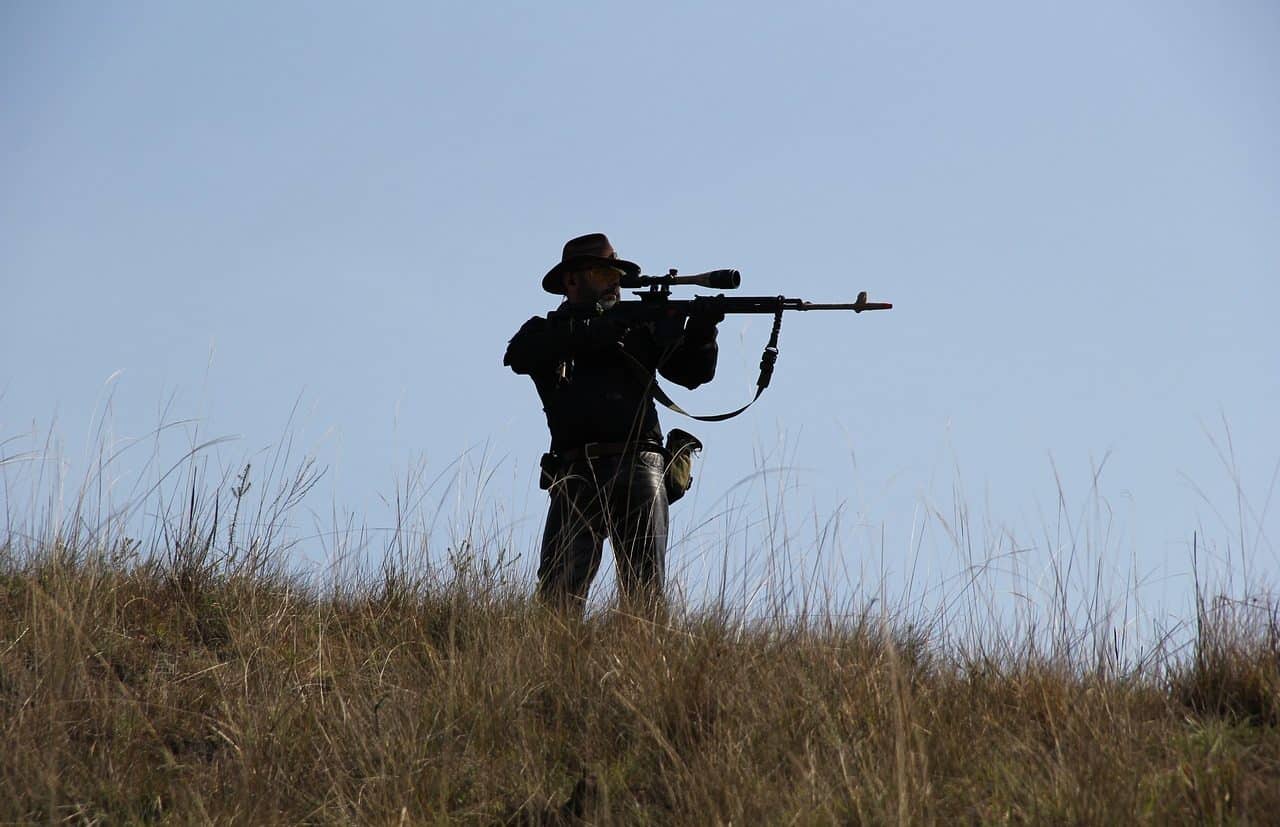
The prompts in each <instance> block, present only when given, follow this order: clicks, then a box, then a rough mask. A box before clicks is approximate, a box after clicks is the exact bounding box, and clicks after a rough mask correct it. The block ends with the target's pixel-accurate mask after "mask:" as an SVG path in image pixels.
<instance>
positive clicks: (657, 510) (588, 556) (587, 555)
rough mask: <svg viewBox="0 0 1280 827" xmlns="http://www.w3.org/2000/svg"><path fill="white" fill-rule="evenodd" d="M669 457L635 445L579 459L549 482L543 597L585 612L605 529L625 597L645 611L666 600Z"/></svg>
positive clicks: (626, 601)
mask: <svg viewBox="0 0 1280 827" xmlns="http://www.w3.org/2000/svg"><path fill="white" fill-rule="evenodd" d="M664 464H665V459H664V457H663V455H662V454H660V453H658V452H657V451H637V452H635V453H633V454H624V455H620V456H611V457H599V458H596V459H590V460H588V459H582V460H578V461H576V462H573V463H571V464H570V465H569V466H568V467H567V468H565V469H563V470H562V472H561V474H560V475H559V476H558V478H557V479H556V481H555V482H554V483H553V484H552V486H551V489H550V493H551V505H550V507H549V509H548V510H547V525H546V529H545V531H544V532H543V535H542V560H541V563H540V564H539V566H538V596H539V598H541V599H542V600H544V601H545V602H547V603H550V604H553V605H556V606H558V607H561V608H565V609H569V610H571V611H574V612H577V613H580V612H581V611H582V608H583V605H584V604H585V602H586V599H587V591H588V590H589V589H590V588H591V581H592V580H593V579H595V576H596V572H597V571H598V570H599V568H600V559H601V555H602V551H603V547H604V541H605V538H606V537H608V538H609V540H610V543H611V545H612V546H613V555H614V560H615V562H616V564H617V569H618V593H619V597H620V598H621V599H622V602H623V605H624V606H629V607H631V608H635V609H639V610H642V611H653V610H656V609H657V608H658V607H659V606H660V605H661V603H662V600H663V597H662V590H663V581H664V578H665V575H666V557H667V491H666V486H665V484H664V482H663V471H664Z"/></svg>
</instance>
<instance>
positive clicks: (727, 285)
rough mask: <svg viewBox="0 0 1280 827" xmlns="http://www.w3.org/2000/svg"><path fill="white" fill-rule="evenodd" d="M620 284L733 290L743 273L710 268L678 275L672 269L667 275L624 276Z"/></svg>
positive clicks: (624, 285)
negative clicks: (689, 285) (687, 286)
mask: <svg viewBox="0 0 1280 827" xmlns="http://www.w3.org/2000/svg"><path fill="white" fill-rule="evenodd" d="M619 284H620V285H621V286H622V287H674V286H676V285H679V284H691V285H694V286H697V287H712V288H715V289H716V290H733V289H735V288H737V287H738V285H740V284H742V274H741V273H739V272H738V271H737V270H708V271H707V272H705V273H695V274H694V275H692V276H677V275H676V271H675V270H672V271H671V272H669V273H667V274H666V275H665V276H623V277H622V280H621V282H619Z"/></svg>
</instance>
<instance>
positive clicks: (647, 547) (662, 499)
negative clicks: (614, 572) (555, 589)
mask: <svg viewBox="0 0 1280 827" xmlns="http://www.w3.org/2000/svg"><path fill="white" fill-rule="evenodd" d="M663 463H664V460H663V457H662V455H661V454H659V453H657V452H654V451H642V452H640V453H639V454H638V455H636V457H635V458H634V459H633V460H632V461H631V462H630V463H628V464H629V466H630V467H629V468H628V467H623V468H620V469H619V474H618V476H617V478H616V479H615V481H614V485H613V486H612V487H611V489H610V491H609V497H608V501H609V508H610V518H611V519H610V521H609V523H610V535H611V538H612V542H613V549H614V557H615V559H616V560H617V567H618V594H619V597H620V598H621V599H622V601H623V603H624V604H629V605H630V606H631V607H632V608H636V609H644V610H645V611H653V610H656V609H658V608H660V606H661V605H662V603H663V585H664V581H665V579H666V561H667V531H668V528H667V490H666V486H665V484H664V482H663Z"/></svg>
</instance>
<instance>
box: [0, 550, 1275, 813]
mask: <svg viewBox="0 0 1280 827" xmlns="http://www.w3.org/2000/svg"><path fill="white" fill-rule="evenodd" d="M199 537H200V535H199V534H197V533H195V532H190V533H188V535H186V537H185V539H182V538H181V536H170V537H169V538H168V540H169V543H168V545H166V546H164V547H163V548H161V549H160V550H159V551H158V552H157V553H153V554H150V555H145V556H143V555H137V554H136V553H134V554H129V553H121V549H120V548H118V547H116V548H108V549H103V548H94V547H90V546H89V545H86V544H85V543H83V542H82V543H81V546H80V547H75V546H74V545H71V546H68V545H67V544H65V543H63V544H59V543H58V541H53V542H51V543H46V544H44V545H42V546H39V545H38V546H37V547H36V548H34V549H32V548H22V549H20V546H19V544H18V543H17V542H16V540H15V538H14V537H13V536H10V537H9V538H8V539H7V540H6V541H5V544H4V545H0V737H2V739H3V741H2V748H0V789H3V790H4V791H5V792H4V794H3V795H0V821H3V822H5V823H12V822H31V821H36V822H48V821H67V822H72V823H132V822H141V821H176V822H192V821H195V822H210V821H212V822H235V823H273V822H308V823H335V822H340V823H375V824H378V823H397V824H400V823H444V822H449V823H454V822H457V823H474V824H495V823H513V824H561V823H593V824H615V823H616V824H630V823H678V824H730V823H732V824H738V825H746V824H765V823H768V824H784V823H785V824H829V823H852V824H858V823H862V824H880V823H893V822H897V823H950V822H955V821H965V822H970V823H993V822H999V823H1004V822H1012V823H1042V824H1065V823H1073V824H1120V823H1128V822H1132V821H1138V822H1143V823H1152V824H1168V823H1196V824H1199V823H1206V822H1208V823H1222V822H1252V823H1275V822H1276V820H1277V819H1280V729H1278V728H1277V726H1278V724H1280V628H1278V626H1277V613H1276V610H1275V609H1274V608H1270V607H1266V606H1264V607H1258V606H1251V607H1248V609H1249V610H1248V611H1247V612H1244V611H1238V610H1237V609H1239V608H1240V607H1238V606H1236V605H1235V604H1232V603H1230V602H1229V601H1217V602H1213V603H1202V605H1201V616H1200V618H1199V622H1198V625H1197V629H1198V631H1197V633H1196V635H1195V637H1196V642H1195V647H1194V651H1191V652H1180V653H1179V652H1164V653H1161V652H1160V651H1159V650H1156V651H1155V652H1154V653H1153V654H1152V655H1151V656H1150V657H1147V658H1145V659H1144V660H1143V662H1141V663H1138V664H1134V665H1132V666H1127V667H1124V668H1120V667H1117V666H1116V665H1115V664H1114V663H1113V662H1110V661H1108V660H1107V659H1096V660H1089V659H1081V658H1077V657H1066V656H1064V655H1063V654H1062V653H1061V652H1054V651H1046V650H1045V648H1044V647H1042V646H1039V645H1037V644H1036V643H1035V642H1034V640H1033V639H1031V638H1027V639H1026V640H1017V639H1008V640H1003V641H1001V645H1000V646H998V647H993V648H992V649H991V651H990V652H986V653H982V652H975V651H974V650H973V649H972V648H971V647H958V646H955V645H953V644H951V643H949V642H948V641H949V638H948V636H947V635H946V634H945V630H940V629H937V628H934V627H931V626H930V625H929V624H927V623H920V622H919V619H915V618H911V617H906V616H901V615H899V616H888V617H886V616H883V615H881V614H879V613H872V612H859V611H857V610H856V609H855V611H853V612H852V613H851V612H849V611H845V612H842V613H840V614H838V615H837V614H831V615H828V616H826V619H821V620H814V619H808V620H800V619H795V618H792V619H785V618H783V617H778V618H775V619H772V620H769V619H759V618H756V619H751V618H746V617H743V616H742V615H741V614H734V613H732V612H727V611H719V612H714V611H712V612H703V613H696V612H683V613H682V612H673V614H672V616H671V617H669V618H664V619H662V620H661V621H659V622H651V621H647V620H643V619H639V618H632V617H626V616H622V615H620V614H618V613H616V612H611V611H598V612H596V613H594V614H592V615H590V616H589V617H588V618H587V619H586V620H585V621H574V620H569V619H565V618H562V617H558V616H556V615H552V614H548V613H545V612H544V611H542V610H541V609H540V608H539V607H538V606H536V605H534V604H532V603H531V602H529V601H528V600H527V599H526V598H525V597H524V596H523V594H522V593H521V591H520V590H519V589H517V588H513V587H511V586H510V585H508V584H503V583H502V582H501V581H500V580H498V579H497V578H493V577H490V576H485V575H477V574H475V573H474V572H472V573H467V572H454V573H453V574H451V575H449V576H445V577H432V578H411V577H408V576H405V575H404V574H403V573H402V574H397V573H395V572H394V571H391V570H388V571H386V572H384V573H383V574H382V576H380V577H375V578H367V579H366V581H365V582H364V583H363V584H352V585H348V586H342V587H330V588H327V589H325V590H323V591H322V590H321V589H320V588H319V587H316V586H307V585H303V584H302V583H301V582H300V581H299V580H297V579H296V578H293V577H290V576H289V575H287V574H285V573H283V572H282V571H280V570H278V569H273V568H272V567H270V566H263V565H244V564H243V561H241V562H240V563H238V564H237V563H235V562H234V561H232V560H229V559H227V558H221V559H215V555H211V554H210V546H209V544H208V543H207V542H205V543H203V544H202V541H201V540H200V539H199ZM128 551H129V549H127V548H126V549H124V552H128ZM812 617H814V616H811V618H812Z"/></svg>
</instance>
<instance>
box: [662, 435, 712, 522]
mask: <svg viewBox="0 0 1280 827" xmlns="http://www.w3.org/2000/svg"><path fill="white" fill-rule="evenodd" d="M701 450H702V442H701V441H700V440H699V439H698V438H697V437H696V436H694V435H693V434H691V433H689V432H688V431H682V430H680V429H679V428H672V429H671V433H669V434H667V470H666V473H665V474H664V475H663V483H664V485H665V487H666V489H667V502H669V503H673V502H675V501H676V500H678V499H680V498H681V497H683V496H684V495H685V494H686V493H688V491H689V488H690V487H691V486H692V485H693V455H694V454H695V453H696V452H698V451H701Z"/></svg>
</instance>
